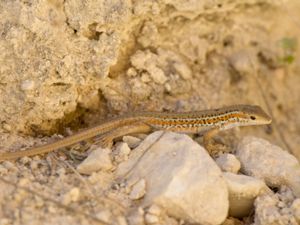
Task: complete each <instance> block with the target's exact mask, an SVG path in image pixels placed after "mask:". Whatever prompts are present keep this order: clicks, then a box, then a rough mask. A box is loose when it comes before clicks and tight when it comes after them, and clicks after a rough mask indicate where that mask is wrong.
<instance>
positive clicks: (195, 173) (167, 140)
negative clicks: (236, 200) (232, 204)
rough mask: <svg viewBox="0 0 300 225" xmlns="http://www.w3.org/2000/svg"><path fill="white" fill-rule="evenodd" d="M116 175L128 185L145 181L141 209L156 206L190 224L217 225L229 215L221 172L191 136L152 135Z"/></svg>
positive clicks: (226, 191) (156, 133)
mask: <svg viewBox="0 0 300 225" xmlns="http://www.w3.org/2000/svg"><path fill="white" fill-rule="evenodd" d="M117 174H118V175H119V176H120V177H127V178H128V179H127V182H128V185H130V183H135V182H136V181H137V180H140V179H142V178H143V179H145V180H146V183H147V193H146V195H145V197H144V202H143V204H144V206H149V205H152V204H156V205H158V206H159V207H161V208H162V209H163V210H165V211H166V212H167V213H168V214H169V215H171V216H174V217H176V218H178V219H183V220H185V221H188V222H190V223H199V224H211V225H213V224H220V223H222V222H223V221H224V220H225V219H226V217H227V212H228V207H229V203H228V190H227V185H226V182H225V180H224V178H223V176H222V172H221V170H220V169H219V167H218V166H217V165H216V164H215V162H214V161H213V159H212V158H211V157H210V156H209V154H208V153H207V152H206V150H205V149H204V148H203V147H201V146H200V145H198V144H197V143H196V142H194V141H193V140H192V139H191V138H190V137H188V136H187V135H183V134H177V133H172V132H161V131H158V132H155V133H153V134H151V135H149V136H148V137H147V138H146V139H145V140H144V141H143V142H142V143H141V144H140V145H139V147H138V148H136V149H135V150H134V151H133V152H132V154H131V155H130V158H129V160H128V161H126V162H123V163H121V164H120V166H119V168H118V170H117Z"/></svg>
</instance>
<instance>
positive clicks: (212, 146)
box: [203, 127, 225, 156]
mask: <svg viewBox="0 0 300 225" xmlns="http://www.w3.org/2000/svg"><path fill="white" fill-rule="evenodd" d="M219 131H220V128H219V127H216V128H213V129H211V130H209V131H207V132H206V133H204V135H203V144H204V148H205V149H206V150H207V151H208V153H209V154H210V155H211V156H215V155H217V154H218V153H219V152H220V151H222V150H225V147H224V145H222V144H217V143H216V142H215V141H214V139H213V138H214V136H215V135H216V134H217V133H219Z"/></svg>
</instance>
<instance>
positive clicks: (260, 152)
mask: <svg viewBox="0 0 300 225" xmlns="http://www.w3.org/2000/svg"><path fill="white" fill-rule="evenodd" d="M237 157H238V159H239V160H240V162H241V164H242V170H243V172H244V173H246V174H248V175H251V176H254V177H257V178H260V179H263V180H264V181H265V182H266V184H267V185H269V186H271V187H280V186H282V185H287V186H288V187H290V188H291V189H292V191H293V193H294V194H295V195H296V196H297V197H300V165H299V162H298V161H297V159H296V158H295V157H294V156H293V155H291V154H289V153H288V152H286V151H284V150H282V149H281V148H280V147H278V146H276V145H272V144H270V143H269V142H268V141H266V140H263V139H260V138H254V137H246V138H244V139H243V140H242V142H241V143H240V144H239V146H238V148H237Z"/></svg>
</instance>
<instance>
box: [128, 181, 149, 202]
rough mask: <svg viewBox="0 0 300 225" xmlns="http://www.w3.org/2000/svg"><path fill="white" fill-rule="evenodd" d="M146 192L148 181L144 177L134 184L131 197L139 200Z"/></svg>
mask: <svg viewBox="0 0 300 225" xmlns="http://www.w3.org/2000/svg"><path fill="white" fill-rule="evenodd" d="M145 193H146V181H145V180H144V179H141V180H139V181H138V182H137V183H136V184H134V185H133V187H132V190H131V192H130V195H129V198H130V199H131V200H137V199H140V198H142V197H143V196H144V195H145Z"/></svg>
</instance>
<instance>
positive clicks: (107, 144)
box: [94, 122, 152, 148]
mask: <svg viewBox="0 0 300 225" xmlns="http://www.w3.org/2000/svg"><path fill="white" fill-rule="evenodd" d="M151 130H152V127H151V126H149V125H147V124H145V123H141V122H139V123H134V124H132V125H126V126H122V127H118V128H116V129H114V130H111V131H109V132H107V133H105V134H103V135H101V136H100V137H98V138H97V139H96V141H95V143H94V144H100V146H101V147H102V148H111V147H112V145H113V141H114V139H116V138H118V137H122V136H124V135H127V134H136V133H149V132H150V131H151Z"/></svg>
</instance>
